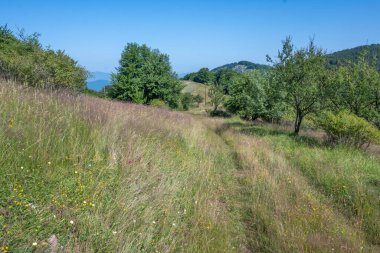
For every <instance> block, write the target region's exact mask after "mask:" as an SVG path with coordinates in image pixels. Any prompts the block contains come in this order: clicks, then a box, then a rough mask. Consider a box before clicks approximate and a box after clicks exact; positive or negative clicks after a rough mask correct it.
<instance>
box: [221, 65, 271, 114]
mask: <svg viewBox="0 0 380 253" xmlns="http://www.w3.org/2000/svg"><path fill="white" fill-rule="evenodd" d="M267 85H268V78H267V77H266V74H263V73H262V72H260V71H253V72H251V73H250V74H249V75H244V76H239V77H236V78H235V79H234V80H233V82H232V84H231V86H230V92H229V95H230V96H229V98H228V100H227V102H226V108H227V110H228V111H230V112H232V113H235V114H237V115H239V116H240V117H242V118H246V119H252V120H254V119H257V118H259V117H264V116H265V115H266V108H265V100H266V94H265V90H264V86H267Z"/></svg>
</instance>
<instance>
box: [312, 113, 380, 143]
mask: <svg viewBox="0 0 380 253" xmlns="http://www.w3.org/2000/svg"><path fill="white" fill-rule="evenodd" d="M315 121H316V125H317V126H319V127H320V128H322V129H323V130H324V131H325V132H326V134H327V136H328V140H329V141H330V142H331V143H334V144H344V145H349V146H354V147H362V146H364V145H369V144H370V143H375V144H380V131H379V130H378V129H376V128H375V127H374V126H373V125H372V124H371V123H369V122H368V121H366V120H365V119H363V118H360V117H358V116H356V115H354V114H352V113H350V112H348V111H340V112H338V113H332V112H326V113H324V114H323V115H322V116H321V117H319V118H318V119H316V120H315Z"/></svg>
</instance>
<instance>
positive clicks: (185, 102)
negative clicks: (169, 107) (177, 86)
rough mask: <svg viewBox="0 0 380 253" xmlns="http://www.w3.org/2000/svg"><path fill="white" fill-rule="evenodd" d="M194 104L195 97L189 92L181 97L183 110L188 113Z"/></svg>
mask: <svg viewBox="0 0 380 253" xmlns="http://www.w3.org/2000/svg"><path fill="white" fill-rule="evenodd" d="M193 102H194V97H193V95H191V93H189V92H185V93H183V94H182V96H181V104H182V109H183V110H185V111H188V110H189V109H190V107H191V106H192V104H193Z"/></svg>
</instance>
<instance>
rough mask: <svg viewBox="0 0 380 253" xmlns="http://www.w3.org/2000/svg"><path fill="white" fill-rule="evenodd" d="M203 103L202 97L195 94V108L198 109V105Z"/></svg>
mask: <svg viewBox="0 0 380 253" xmlns="http://www.w3.org/2000/svg"><path fill="white" fill-rule="evenodd" d="M203 101H204V99H203V97H202V96H201V95H199V94H197V95H196V96H194V102H195V103H197V106H198V107H199V104H200V103H202V102H203Z"/></svg>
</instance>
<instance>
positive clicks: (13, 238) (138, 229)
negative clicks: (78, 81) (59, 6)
mask: <svg viewBox="0 0 380 253" xmlns="http://www.w3.org/2000/svg"><path fill="white" fill-rule="evenodd" d="M203 88H204V87H201V86H195V85H188V86H187V89H188V91H189V92H193V91H194V89H202V90H203ZM199 92H200V91H199ZM0 173H1V178H0V226H1V229H2V230H1V231H0V238H1V239H0V246H1V247H2V248H1V250H2V252H46V250H49V248H50V251H52V252H54V251H53V250H56V251H55V252H379V251H380V248H379V245H380V198H379V196H380V160H379V156H378V154H376V153H369V152H366V151H362V150H356V149H348V148H345V147H329V146H326V145H325V144H324V143H323V142H322V141H321V140H320V139H319V138H316V137H315V136H310V135H309V134H305V133H304V135H303V136H301V137H295V136H293V135H291V134H289V133H288V131H287V130H286V129H282V128H279V127H277V126H275V125H270V124H261V123H260V124H259V123H255V124H252V123H248V122H244V121H241V120H240V119H236V118H232V119H212V118H208V117H205V116H202V115H193V114H192V113H180V112H172V111H167V110H164V109H159V108H152V107H147V106H140V105H134V104H127V103H119V102H112V101H107V100H103V99H99V98H95V97H90V96H87V95H78V94H73V93H70V92H68V91H62V90H61V91H57V90H55V91H47V90H38V89H33V88H26V87H23V86H18V85H14V84H9V83H4V82H1V84H0ZM53 235H55V236H56V237H54V236H53ZM55 238H57V239H55Z"/></svg>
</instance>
